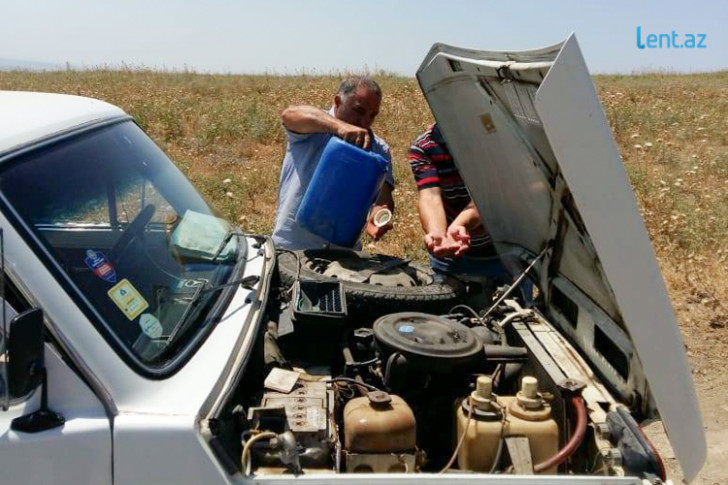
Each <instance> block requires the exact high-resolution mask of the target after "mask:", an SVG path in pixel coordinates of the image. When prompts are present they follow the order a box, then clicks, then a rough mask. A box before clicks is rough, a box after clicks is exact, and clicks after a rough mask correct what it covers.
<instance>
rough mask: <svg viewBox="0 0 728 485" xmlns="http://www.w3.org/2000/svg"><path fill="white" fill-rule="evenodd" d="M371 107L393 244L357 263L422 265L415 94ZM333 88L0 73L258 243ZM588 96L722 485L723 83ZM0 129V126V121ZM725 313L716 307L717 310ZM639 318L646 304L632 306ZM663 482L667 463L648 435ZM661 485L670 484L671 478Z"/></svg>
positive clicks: (725, 451) (395, 82)
mask: <svg viewBox="0 0 728 485" xmlns="http://www.w3.org/2000/svg"><path fill="white" fill-rule="evenodd" d="M377 80H378V81H379V82H380V84H381V86H382V88H383V91H384V94H385V97H384V101H383V106H382V109H381V115H380V117H379V118H378V120H377V122H376V124H375V126H374V128H375V131H377V133H378V134H379V135H381V136H383V137H384V138H385V139H386V140H387V141H388V143H389V144H390V145H391V147H392V155H393V159H394V161H395V177H396V180H397V187H396V192H395V201H396V204H397V213H396V224H395V228H394V230H393V231H392V232H391V233H390V234H389V235H387V237H385V238H384V240H382V241H380V242H378V243H376V244H371V243H370V244H368V249H369V250H371V251H378V252H384V253H390V254H396V255H399V256H407V257H410V258H423V257H424V255H425V253H424V250H423V247H422V243H421V240H422V237H421V236H422V235H421V229H420V227H419V222H418V219H417V213H416V205H415V201H416V189H415V186H414V183H413V181H412V177H411V174H410V171H409V167H408V165H407V162H406V160H405V154H406V150H407V148H408V146H409V143H410V142H411V141H412V140H413V139H414V137H415V136H416V135H417V134H418V133H419V132H420V131H422V130H423V129H424V128H425V127H426V125H427V124H428V123H429V122H430V121H431V115H430V113H429V110H428V108H427V105H426V103H425V101H424V98H423V96H422V94H421V93H420V91H419V87H418V85H417V82H416V81H415V80H414V79H412V78H403V77H396V76H390V75H386V74H382V75H379V76H377ZM338 82H339V77H338V76H322V77H312V76H295V77H276V76H232V75H202V74H196V73H193V72H179V73H157V72H150V71H138V70H126V71H106V70H95V71H83V72H77V71H63V72H48V73H27V72H5V73H0V89H11V90H29V91H48V92H57V93H70V94H78V95H83V96H91V97H94V98H99V99H103V100H105V101H108V102H110V103H113V104H115V105H118V106H120V107H121V108H123V109H124V110H126V111H127V112H128V113H129V114H131V115H132V116H134V117H135V118H136V120H137V121H138V122H139V123H140V125H142V126H143V127H144V128H145V129H146V130H147V131H148V132H149V134H150V135H151V136H152V137H153V138H154V139H155V140H156V141H157V142H158V143H159V144H160V145H161V146H162V147H163V148H164V150H165V151H166V152H167V153H168V154H169V155H170V156H171V157H172V159H173V160H174V161H175V162H176V163H177V164H178V166H179V167H180V168H181V169H182V170H183V171H184V172H185V173H186V174H187V176H188V177H189V178H190V179H191V180H192V181H193V182H194V183H195V184H196V185H197V186H198V187H199V188H200V189H201V190H202V192H203V193H204V194H205V195H206V196H207V198H208V200H210V201H211V202H212V203H213V204H214V205H215V206H216V207H217V208H218V209H219V210H220V212H222V213H223V214H224V215H225V216H227V217H228V218H229V219H230V220H233V221H238V223H239V224H240V225H241V227H243V228H244V229H245V230H248V231H253V232H259V233H269V232H270V230H271V228H272V224H273V216H274V212H275V201H276V190H277V186H278V175H279V172H280V164H281V160H282V157H283V153H284V149H285V136H284V133H283V130H282V128H281V126H280V121H279V113H280V112H281V110H282V109H283V108H285V107H286V106H287V105H289V104H294V103H295V104H298V103H304V104H311V105H314V106H320V107H322V108H326V107H328V106H329V105H330V103H331V99H332V96H333V92H334V90H335V89H336V86H337V85H338ZM595 83H596V85H597V88H598V91H599V95H600V96H601V99H602V103H603V105H604V109H605V111H606V114H607V117H608V118H609V121H610V123H611V126H612V130H613V132H614V135H615V138H616V140H617V143H618V144H619V147H620V150H621V154H622V157H623V159H624V164H625V167H626V169H627V171H628V173H629V176H630V178H631V181H632V184H633V186H634V189H635V193H636V195H637V198H638V200H639V203H640V208H641V210H642V214H643V217H644V219H645V223H646V225H647V228H648V231H649V233H650V236H651V238H652V241H653V245H654V247H655V251H656V253H657V257H658V259H659V262H660V265H661V267H662V271H663V274H664V276H665V280H666V282H667V285H668V288H669V291H670V295H671V298H672V302H673V305H674V307H675V309H676V311H677V314H678V317H679V319H680V324H681V328H682V331H683V335H684V338H685V343H686V347H687V351H688V355H689V356H690V359H691V363H692V365H693V374H694V376H695V380H696V384H697V387H698V392H699V395H700V400H701V406H702V409H703V415H704V422H705V426H706V432H707V435H708V443H709V447H710V452H709V458H708V463H707V465H706V467H705V468H704V469H703V472H702V474H701V476H700V479H699V480H698V481H697V483H701V484H711V485H712V484H718V483H721V484H725V483H728V465H726V463H727V462H728V401H726V400H725V399H724V398H723V395H724V394H725V393H726V391H728V385H727V384H728V375H727V374H726V373H725V372H723V368H724V367H723V366H724V365H725V361H726V358H727V357H728V299H727V298H728V283H726V278H725V274H727V273H728V259H727V258H728V246H727V245H726V243H727V242H728V71H725V72H718V73H711V74H695V75H671V74H647V75H639V76H598V77H596V78H595ZM0 116H1V113H0ZM723 302H726V303H723ZM645 304H647V305H649V302H645ZM655 440H656V441H657V442H658V446H659V447H660V448H661V449H663V457H664V458H665V459H666V462H667V464H668V466H669V468H670V469H671V470H673V471H674V470H675V469H676V461H675V459H674V456H673V455H672V453H671V451H670V450H669V447H667V446H666V445H665V444H664V438H663V437H661V436H660V435H659V433H657V432H656V433H655ZM674 478H676V479H679V474H678V473H676V474H675V475H674Z"/></svg>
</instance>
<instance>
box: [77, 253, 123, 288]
mask: <svg viewBox="0 0 728 485" xmlns="http://www.w3.org/2000/svg"><path fill="white" fill-rule="evenodd" d="M83 262H84V263H86V266H88V267H89V269H90V270H91V271H93V273H94V275H96V276H97V277H99V278H101V279H102V280H104V281H106V282H108V283H116V270H115V269H114V265H112V264H111V261H109V260H108V259H106V256H104V253H102V252H101V251H94V250H93V249H87V250H86V259H84V260H83Z"/></svg>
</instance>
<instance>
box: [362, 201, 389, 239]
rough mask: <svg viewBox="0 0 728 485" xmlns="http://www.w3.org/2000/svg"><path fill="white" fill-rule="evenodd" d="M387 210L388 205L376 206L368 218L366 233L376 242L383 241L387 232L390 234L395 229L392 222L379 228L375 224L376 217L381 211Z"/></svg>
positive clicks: (365, 227)
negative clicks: (382, 238)
mask: <svg viewBox="0 0 728 485" xmlns="http://www.w3.org/2000/svg"><path fill="white" fill-rule="evenodd" d="M387 208H388V207H387V206H386V205H375V206H374V207H372V210H370V211H369V216H368V217H367V223H366V225H365V226H364V231H366V233H367V234H369V235H370V236H371V237H372V238H373V239H374V240H375V241H378V240H379V239H381V237H382V236H384V235H385V234H386V233H387V232H389V230H390V229H392V227H394V226H393V225H392V221H391V220H390V221H389V222H387V223H386V224H385V225H383V226H381V227H378V226H377V225H376V224H374V215H375V214H376V213H377V212H379V211H380V210H382V209H387Z"/></svg>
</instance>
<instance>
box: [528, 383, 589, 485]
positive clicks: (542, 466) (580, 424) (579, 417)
mask: <svg viewBox="0 0 728 485" xmlns="http://www.w3.org/2000/svg"><path fill="white" fill-rule="evenodd" d="M571 404H572V406H573V407H574V409H576V428H575V429H574V434H573V435H571V438H570V439H569V441H568V443H566V444H565V445H564V447H563V448H561V449H560V450H559V451H558V452H557V453H556V454H555V455H554V456H552V457H551V458H549V459H548V460H546V461H542V462H541V463H539V464H537V465H536V466H535V467H533V471H534V472H536V473H539V472H542V471H544V470H548V469H549V468H552V467H555V466H557V465H560V464H562V463H563V462H564V461H566V459H567V458H569V457H570V456H571V455H572V454H574V451H576V449H577V448H578V447H579V445H580V444H581V442H582V441H583V440H584V435H586V406H585V405H584V399H583V398H582V397H581V396H574V397H573V398H572V399H571Z"/></svg>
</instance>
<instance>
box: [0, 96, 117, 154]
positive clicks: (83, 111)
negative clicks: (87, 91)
mask: <svg viewBox="0 0 728 485" xmlns="http://www.w3.org/2000/svg"><path fill="white" fill-rule="evenodd" d="M0 113H2V116H0V154H2V153H5V152H8V151H11V150H13V149H15V148H19V147H21V146H24V145H27V144H29V143H32V142H34V141H39V140H42V139H44V138H48V137H49V136H52V135H54V134H57V133H61V132H63V131H66V130H69V129H71V128H73V127H75V126H80V125H83V124H86V123H89V122H93V121H97V120H103V119H108V118H116V117H118V116H123V115H124V111H122V110H121V109H120V108H117V107H116V106H113V105H111V104H109V103H105V102H103V101H99V100H96V99H90V98H84V97H81V96H71V95H67V94H50V93H33V92H23V91H0Z"/></svg>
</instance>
